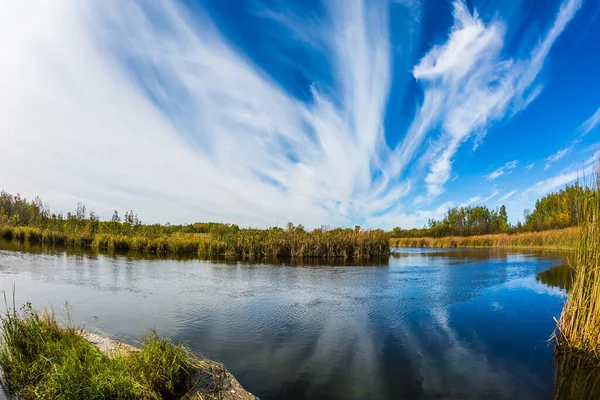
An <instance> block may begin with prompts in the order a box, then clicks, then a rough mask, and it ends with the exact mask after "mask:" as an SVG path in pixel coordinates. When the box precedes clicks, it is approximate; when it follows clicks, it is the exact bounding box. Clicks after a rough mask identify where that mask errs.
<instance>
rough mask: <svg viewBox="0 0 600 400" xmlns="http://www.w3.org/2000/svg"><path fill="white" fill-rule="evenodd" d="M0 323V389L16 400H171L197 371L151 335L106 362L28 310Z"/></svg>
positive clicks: (48, 316)
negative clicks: (128, 350) (134, 349)
mask: <svg viewBox="0 0 600 400" xmlns="http://www.w3.org/2000/svg"><path fill="white" fill-rule="evenodd" d="M0 324H1V332H0V340H1V342H0V368H2V370H3V375H2V385H3V386H4V387H5V388H6V389H7V391H8V392H9V393H11V394H13V395H16V396H17V397H18V398H19V399H40V398H42V399H46V398H47V399H84V398H85V399H107V398H111V399H112V398H114V399H138V398H144V399H175V398H180V397H181V396H183V395H184V394H185V393H186V391H187V390H188V384H189V382H190V379H191V376H192V374H193V373H194V371H195V358H194V357H193V356H191V355H190V354H189V353H188V352H187V351H186V350H185V349H184V348H183V347H182V346H181V345H174V344H172V343H171V342H170V341H169V340H168V339H160V338H158V337H157V335H156V334H155V333H151V334H149V335H148V336H147V337H146V338H145V339H144V341H143V343H142V346H141V348H140V351H138V352H132V353H130V354H126V353H125V352H117V353H116V354H113V355H112V356H110V357H109V356H107V355H105V354H102V353H101V352H100V351H99V350H98V349H97V348H96V347H94V346H93V345H92V344H90V343H89V342H88V341H87V340H86V339H84V338H82V337H81V336H80V335H79V334H78V333H77V330H76V329H74V328H72V327H61V326H59V324H58V323H57V321H56V318H55V316H54V314H53V313H48V312H44V313H38V312H36V311H34V310H32V308H31V306H30V305H26V306H25V307H23V308H22V309H21V311H20V312H16V311H15V310H14V309H12V310H9V311H8V312H6V313H5V314H4V315H3V316H2V317H0Z"/></svg>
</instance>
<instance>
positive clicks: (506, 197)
mask: <svg viewBox="0 0 600 400" xmlns="http://www.w3.org/2000/svg"><path fill="white" fill-rule="evenodd" d="M515 194H517V191H516V190H511V191H510V192H508V193H506V194H505V195H504V196H502V197H500V198H499V199H498V203H501V202H503V201H506V200H508V199H510V198H511V197H513V196H514V195H515Z"/></svg>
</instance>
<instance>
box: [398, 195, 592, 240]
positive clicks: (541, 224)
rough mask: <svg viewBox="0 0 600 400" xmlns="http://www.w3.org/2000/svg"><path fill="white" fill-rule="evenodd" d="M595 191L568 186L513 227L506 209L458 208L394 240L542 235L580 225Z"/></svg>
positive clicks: (404, 231)
mask: <svg viewBox="0 0 600 400" xmlns="http://www.w3.org/2000/svg"><path fill="white" fill-rule="evenodd" d="M591 191H592V189H590V188H589V187H583V186H581V185H579V184H573V185H567V186H566V187H565V188H564V189H562V190H560V191H559V192H557V193H551V194H549V195H547V196H545V197H543V198H541V199H540V200H538V201H537V202H536V203H535V209H534V210H533V212H529V210H525V211H524V216H525V223H521V222H520V221H519V222H518V223H517V224H514V225H512V224H510V223H509V222H508V216H507V213H506V207H505V206H501V207H499V208H497V209H489V208H488V207H486V206H475V207H454V208H451V209H449V210H448V211H447V212H446V214H445V215H444V217H443V218H442V219H441V220H439V221H438V220H434V219H430V220H429V221H428V222H427V225H426V226H425V227H424V228H420V229H419V228H414V229H402V228H400V227H396V228H394V229H393V230H392V232H391V236H392V238H421V237H432V238H441V237H449V236H480V235H489V234H499V233H511V234H512V233H524V232H540V231H545V230H551V229H562V228H568V227H573V226H576V225H577V221H578V213H579V212H580V204H581V203H582V199H583V198H585V196H589V194H590V193H591Z"/></svg>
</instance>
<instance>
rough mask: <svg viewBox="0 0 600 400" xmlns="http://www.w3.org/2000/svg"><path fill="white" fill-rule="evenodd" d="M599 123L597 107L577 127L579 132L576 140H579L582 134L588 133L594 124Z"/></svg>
mask: <svg viewBox="0 0 600 400" xmlns="http://www.w3.org/2000/svg"><path fill="white" fill-rule="evenodd" d="M599 123H600V108H598V109H597V110H596V112H595V113H594V114H593V115H592V116H591V117H589V118H588V119H587V120H586V121H585V122H584V123H583V124H581V126H580V127H579V131H580V132H581V133H580V134H579V138H578V140H581V138H582V137H583V136H585V135H587V134H588V133H590V132H591V131H592V130H593V129H594V128H596V126H598V124H599Z"/></svg>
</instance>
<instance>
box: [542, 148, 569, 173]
mask: <svg viewBox="0 0 600 400" xmlns="http://www.w3.org/2000/svg"><path fill="white" fill-rule="evenodd" d="M569 151H571V147H567V148H564V149H561V150H559V151H557V152H556V153H554V154H552V155H551V156H548V157H546V158H544V161H546V164H545V165H544V170H547V169H548V168H550V166H551V165H552V163H555V162H557V161H558V160H560V159H562V158H563V157H564V156H565V155H566V154H567V153H568V152H569Z"/></svg>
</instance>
